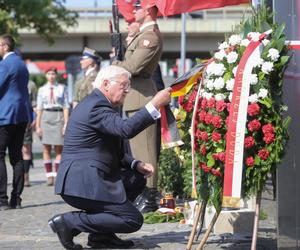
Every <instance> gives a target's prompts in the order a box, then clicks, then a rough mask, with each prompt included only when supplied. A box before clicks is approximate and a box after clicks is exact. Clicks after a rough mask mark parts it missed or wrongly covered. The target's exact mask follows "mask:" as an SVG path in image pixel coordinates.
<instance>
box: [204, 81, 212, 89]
mask: <svg viewBox="0 0 300 250" xmlns="http://www.w3.org/2000/svg"><path fill="white" fill-rule="evenodd" d="M206 87H207V88H208V89H209V90H213V88H214V81H213V80H208V81H207V82H206Z"/></svg>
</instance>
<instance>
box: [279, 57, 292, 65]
mask: <svg viewBox="0 0 300 250" xmlns="http://www.w3.org/2000/svg"><path fill="white" fill-rule="evenodd" d="M289 60H290V57H289V56H282V57H280V64H282V65H284V64H286V63H288V61H289Z"/></svg>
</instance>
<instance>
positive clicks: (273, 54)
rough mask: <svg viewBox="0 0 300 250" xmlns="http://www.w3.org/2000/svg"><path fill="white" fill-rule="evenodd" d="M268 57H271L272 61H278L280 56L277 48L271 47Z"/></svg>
mask: <svg viewBox="0 0 300 250" xmlns="http://www.w3.org/2000/svg"><path fill="white" fill-rule="evenodd" d="M267 57H270V58H271V60H272V61H274V62H276V61H277V60H278V58H279V51H278V50H277V49H273V48H272V49H269V51H268V55H267Z"/></svg>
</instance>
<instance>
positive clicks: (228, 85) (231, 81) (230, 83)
mask: <svg viewBox="0 0 300 250" xmlns="http://www.w3.org/2000/svg"><path fill="white" fill-rule="evenodd" d="M233 86H234V79H233V78H231V79H229V80H227V82H226V89H227V90H229V91H231V90H233Z"/></svg>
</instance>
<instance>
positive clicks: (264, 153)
mask: <svg viewBox="0 0 300 250" xmlns="http://www.w3.org/2000/svg"><path fill="white" fill-rule="evenodd" d="M269 155H270V153H269V151H268V150H267V149H261V150H259V151H258V156H259V157H260V159H262V160H267V159H268V157H269Z"/></svg>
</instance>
